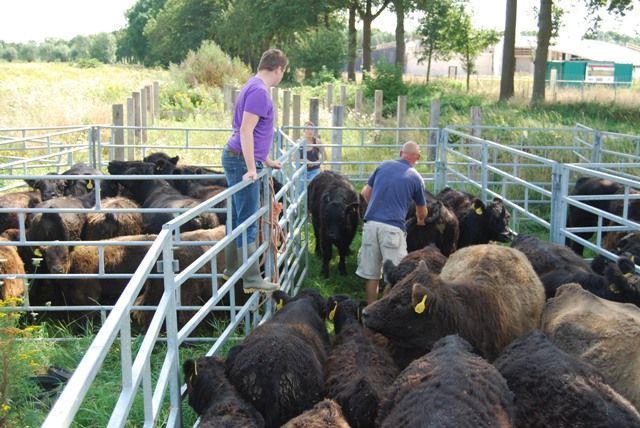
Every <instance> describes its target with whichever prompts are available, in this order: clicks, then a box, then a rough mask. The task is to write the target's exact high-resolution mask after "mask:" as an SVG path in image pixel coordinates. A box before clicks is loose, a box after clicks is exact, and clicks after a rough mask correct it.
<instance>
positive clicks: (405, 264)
mask: <svg viewBox="0 0 640 428" xmlns="http://www.w3.org/2000/svg"><path fill="white" fill-rule="evenodd" d="M421 260H423V261H424V263H425V264H426V265H427V268H428V269H429V271H430V272H433V273H435V274H439V273H440V272H441V271H442V267H443V266H444V264H445V263H446V262H447V258H446V257H445V256H444V255H443V254H442V253H441V252H440V250H439V249H438V248H437V247H436V246H435V245H433V244H431V245H428V246H426V247H424V248H422V249H421V250H416V251H412V252H410V253H409V254H407V255H406V256H404V257H403V258H402V260H400V263H398V265H397V266H396V265H394V264H393V262H392V261H391V260H385V261H384V264H383V266H382V272H383V273H384V281H385V282H386V284H387V286H386V287H385V292H384V294H385V295H386V294H387V293H388V292H389V291H390V290H391V287H393V286H394V285H395V284H396V283H398V282H399V281H400V280H402V278H404V277H405V276H407V275H409V274H410V273H411V272H413V271H414V270H415V268H416V267H417V266H418V263H419V262H420V261H421Z"/></svg>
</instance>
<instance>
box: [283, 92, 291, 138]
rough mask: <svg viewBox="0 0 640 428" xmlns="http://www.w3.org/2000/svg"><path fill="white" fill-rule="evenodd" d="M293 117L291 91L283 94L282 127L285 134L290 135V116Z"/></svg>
mask: <svg viewBox="0 0 640 428" xmlns="http://www.w3.org/2000/svg"><path fill="white" fill-rule="evenodd" d="M290 115H291V91H290V90H289V89H287V90H285V91H283V93H282V127H283V128H284V132H285V134H287V135H289V129H287V128H286V127H287V126H289V116H290Z"/></svg>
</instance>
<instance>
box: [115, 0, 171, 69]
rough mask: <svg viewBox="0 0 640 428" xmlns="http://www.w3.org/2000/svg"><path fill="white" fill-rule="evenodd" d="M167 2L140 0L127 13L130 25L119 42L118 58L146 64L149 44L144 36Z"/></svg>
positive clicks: (164, 0) (161, 0)
mask: <svg viewBox="0 0 640 428" xmlns="http://www.w3.org/2000/svg"><path fill="white" fill-rule="evenodd" d="M165 2H166V0H138V1H137V2H136V4H134V5H133V7H131V9H129V10H128V11H127V13H126V17H127V22H128V25H127V27H126V29H125V31H124V34H123V35H122V37H121V38H120V39H119V41H118V50H117V55H118V58H134V59H136V60H137V61H139V62H144V61H145V59H146V57H147V51H148V49H149V42H148V40H147V37H146V36H145V35H144V27H145V26H146V25H147V22H148V21H149V20H150V19H152V18H155V16H156V15H157V14H158V13H159V12H160V11H161V10H162V8H163V7H164V4H165Z"/></svg>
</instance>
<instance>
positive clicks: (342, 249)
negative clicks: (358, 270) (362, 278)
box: [338, 245, 349, 275]
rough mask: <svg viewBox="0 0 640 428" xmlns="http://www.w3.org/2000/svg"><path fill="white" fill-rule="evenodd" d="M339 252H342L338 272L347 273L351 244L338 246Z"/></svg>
mask: <svg viewBox="0 0 640 428" xmlns="http://www.w3.org/2000/svg"><path fill="white" fill-rule="evenodd" d="M338 253H339V254H340V261H339V262H338V272H340V274H341V275H346V274H347V263H346V259H347V255H348V254H349V246H348V245H340V246H339V247H338Z"/></svg>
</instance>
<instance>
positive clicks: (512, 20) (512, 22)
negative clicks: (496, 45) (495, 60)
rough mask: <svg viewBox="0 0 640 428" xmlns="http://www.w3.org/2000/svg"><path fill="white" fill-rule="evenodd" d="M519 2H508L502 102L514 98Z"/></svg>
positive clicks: (515, 0) (501, 82) (503, 55)
mask: <svg viewBox="0 0 640 428" xmlns="http://www.w3.org/2000/svg"><path fill="white" fill-rule="evenodd" d="M517 7H518V0H507V16H506V20H505V24H504V46H503V48H502V75H501V77H500V101H506V100H508V99H509V98H512V97H513V93H514V84H513V75H514V73H515V71H516V55H515V50H516V15H517Z"/></svg>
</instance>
